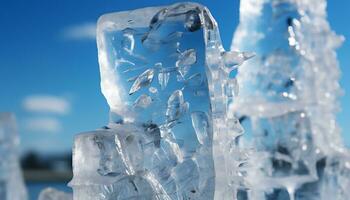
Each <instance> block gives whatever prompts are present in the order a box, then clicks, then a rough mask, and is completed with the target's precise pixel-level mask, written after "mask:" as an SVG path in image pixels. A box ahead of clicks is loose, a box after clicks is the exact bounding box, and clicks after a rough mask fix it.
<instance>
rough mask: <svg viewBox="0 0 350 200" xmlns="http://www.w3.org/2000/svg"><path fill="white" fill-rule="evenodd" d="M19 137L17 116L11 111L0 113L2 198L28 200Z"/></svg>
mask: <svg viewBox="0 0 350 200" xmlns="http://www.w3.org/2000/svg"><path fill="white" fill-rule="evenodd" d="M18 144H19V138H18V134H17V129H16V122H15V117H14V115H13V114H11V113H0V199H1V200H26V199H27V191H26V188H25V186H24V182H23V177H22V172H21V169H20V165H19V150H18Z"/></svg>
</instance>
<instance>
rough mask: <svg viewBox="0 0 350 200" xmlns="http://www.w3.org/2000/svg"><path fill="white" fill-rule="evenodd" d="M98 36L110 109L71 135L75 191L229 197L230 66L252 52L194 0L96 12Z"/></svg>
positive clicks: (79, 197)
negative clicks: (238, 47)
mask: <svg viewBox="0 0 350 200" xmlns="http://www.w3.org/2000/svg"><path fill="white" fill-rule="evenodd" d="M97 44H98V52H99V63H100V73H101V88H102V93H103V94H104V96H105V97H106V100H107V102H108V104H109V106H110V109H111V114H110V116H111V117H110V123H109V124H108V125H107V126H105V127H104V128H103V129H100V130H96V131H92V132H88V133H82V134H79V135H77V136H76V138H75V143H74V149H73V173H74V177H73V180H72V181H71V182H70V184H69V185H70V186H71V187H72V188H73V191H74V192H73V193H74V194H73V197H74V200H90V199H91V200H107V199H113V200H116V199H150V200H154V199H159V200H166V199H168V200H180V199H198V200H199V199H218V200H225V199H227V200H229V199H235V198H236V196H237V189H238V186H239V184H240V181H241V179H240V173H239V166H240V164H241V163H242V162H243V160H244V159H245V157H244V156H243V154H242V153H240V152H239V149H238V148H237V147H236V145H235V139H236V138H237V137H238V136H239V135H241V134H242V133H243V130H242V127H241V126H240V124H239V121H238V120H237V119H236V118H235V117H234V116H229V115H228V113H227V111H228V107H229V105H230V104H231V103H232V100H233V97H234V96H235V95H237V92H238V86H237V81H236V80H235V78H234V73H232V74H231V72H232V71H234V70H236V68H237V66H238V65H240V64H242V63H243V61H245V60H247V59H248V58H250V57H252V54H249V53H240V52H236V51H235V52H225V51H224V49H223V47H222V44H221V40H220V36H219V30H218V27H217V24H216V22H215V20H214V18H213V17H212V16H211V14H210V12H209V10H208V9H207V8H206V7H203V6H201V5H199V4H196V3H180V4H174V5H170V6H165V7H150V8H144V9H138V10H133V11H126V12H117V13H110V14H106V15H103V16H102V17H101V18H100V19H99V21H98V27H97Z"/></svg>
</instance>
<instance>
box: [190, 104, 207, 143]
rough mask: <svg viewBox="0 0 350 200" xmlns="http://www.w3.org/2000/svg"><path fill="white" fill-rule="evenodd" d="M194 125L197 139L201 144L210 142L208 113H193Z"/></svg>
mask: <svg viewBox="0 0 350 200" xmlns="http://www.w3.org/2000/svg"><path fill="white" fill-rule="evenodd" d="M191 118H192V126H193V128H194V130H195V131H196V135H197V139H198V141H199V143H200V144H202V145H204V144H206V143H208V142H209V136H208V130H209V120H208V116H207V114H206V113H204V112H201V111H197V112H192V113H191Z"/></svg>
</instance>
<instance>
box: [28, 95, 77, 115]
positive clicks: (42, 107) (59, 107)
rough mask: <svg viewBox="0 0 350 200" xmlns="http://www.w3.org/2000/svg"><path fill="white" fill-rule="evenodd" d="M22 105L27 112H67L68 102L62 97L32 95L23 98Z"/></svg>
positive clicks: (68, 108) (62, 113) (68, 110)
mask: <svg viewBox="0 0 350 200" xmlns="http://www.w3.org/2000/svg"><path fill="white" fill-rule="evenodd" d="M22 104H23V107H24V109H25V110H26V111H29V112H39V113H55V114H61V115H64V114H68V113H69V112H70V102H69V101H68V100H67V99H65V98H62V97H57V96H50V95H32V96H28V97H26V98H24V100H23V102H22Z"/></svg>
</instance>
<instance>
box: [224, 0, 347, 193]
mask: <svg viewBox="0 0 350 200" xmlns="http://www.w3.org/2000/svg"><path fill="white" fill-rule="evenodd" d="M342 41H343V38H342V37H340V36H338V35H336V34H335V33H334V32H333V31H332V30H331V28H330V25H329V23H328V21H327V13H326V1H325V0H304V1H299V0H283V1H281V0H242V1H241V5H240V23H239V26H238V28H237V31H236V32H235V35H234V39H233V43H232V47H231V48H232V49H236V48H238V49H240V50H243V51H253V52H255V53H256V57H255V58H254V59H252V60H251V61H250V62H249V63H244V64H242V66H241V67H240V68H239V73H238V78H237V80H238V83H239V84H240V86H241V87H240V95H239V97H238V98H237V99H236V101H235V102H234V103H233V104H232V107H231V111H233V112H234V113H235V114H236V115H238V116H239V118H240V119H241V121H242V124H243V126H244V127H245V128H246V130H247V134H246V135H247V137H245V140H246V141H247V140H248V141H249V142H250V145H251V146H252V147H253V148H254V149H255V151H253V152H252V155H251V157H250V159H249V160H250V161H249V162H248V163H250V164H247V166H246V167H247V171H248V172H247V177H246V179H245V181H246V184H247V187H248V188H249V190H247V193H248V194H247V195H248V196H249V199H288V196H289V198H290V199H334V198H335V196H336V195H338V196H341V197H339V198H337V199H349V198H350V197H349V196H348V194H347V195H346V194H345V193H346V191H345V190H344V187H348V186H349V183H348V182H349V167H350V166H349V165H348V164H349V162H348V160H346V159H345V158H346V157H348V155H347V153H346V149H344V145H343V143H342V138H341V135H340V132H339V128H338V126H337V124H336V112H337V110H338V97H339V95H340V94H341V89H340V86H339V74H340V71H339V66H338V61H337V59H336V52H335V49H336V48H337V47H338V46H340V45H341V43H342ZM243 140H244V139H242V140H241V143H243ZM249 142H245V143H246V144H247V143H249ZM246 146H247V145H246ZM340 157H342V158H344V159H345V160H342V159H339V158H340ZM332 163H333V164H332ZM346 163H348V164H346ZM332 180H333V181H334V182H331V181H332ZM323 191H332V193H329V192H328V195H327V194H326V193H327V192H323ZM340 193H342V194H340ZM343 194H344V195H343Z"/></svg>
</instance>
